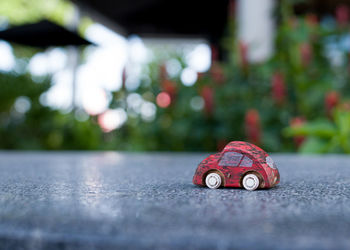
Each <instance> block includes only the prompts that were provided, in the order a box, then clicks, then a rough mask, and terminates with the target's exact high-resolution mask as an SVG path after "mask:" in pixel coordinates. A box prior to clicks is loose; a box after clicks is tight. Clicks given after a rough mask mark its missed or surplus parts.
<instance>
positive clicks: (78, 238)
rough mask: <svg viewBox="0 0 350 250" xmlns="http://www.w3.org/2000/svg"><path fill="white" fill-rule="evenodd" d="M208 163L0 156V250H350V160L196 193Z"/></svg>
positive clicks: (300, 164)
mask: <svg viewBox="0 0 350 250" xmlns="http://www.w3.org/2000/svg"><path fill="white" fill-rule="evenodd" d="M206 155H207V154H190V153H188V154H185V153H183V154H175V153H174V154H172V153H150V154H136V153H135V154H131V153H114V152H106V153H104V152H99V153H79V152H70V153H67V152H57V153H47V152H26V153H23V152H6V151H3V152H1V151H0V249H11V250H12V249H33V250H34V249H35V250H36V249H84V250H85V249H116V248H120V249H136V248H137V249H180V248H181V249H350V157H347V156H337V155H331V156H296V155H278V154H277V155H272V156H273V158H274V159H275V161H276V162H277V164H278V167H279V170H280V174H281V183H280V184H279V186H278V187H276V188H273V189H270V190H259V191H254V192H249V191H245V190H242V189H219V190H210V189H207V188H200V187H196V186H194V185H193V184H192V182H191V181H192V176H193V173H194V170H195V168H196V166H197V164H198V163H199V162H200V161H201V160H202V159H203V158H204V157H205V156H206Z"/></svg>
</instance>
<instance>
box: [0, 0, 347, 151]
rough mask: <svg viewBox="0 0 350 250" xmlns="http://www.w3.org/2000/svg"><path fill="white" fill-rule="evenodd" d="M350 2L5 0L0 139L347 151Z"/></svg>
mask: <svg viewBox="0 0 350 250" xmlns="http://www.w3.org/2000/svg"><path fill="white" fill-rule="evenodd" d="M349 6H350V1H337V0H336V1H335V0H327V1H316V0H313V1H311V0H309V1H295V0H294V1H292V0H281V1H277V0H236V1H234V0H220V1H216V2H215V3H213V2H212V1H208V2H205V1H197V0H192V1H188V0H187V1H185V0H178V1H175V2H174V1H172V2H171V1H170V2H169V1H162V0H134V1H126V0H118V1H113V0H99V1H95V0H72V1H68V0H30V1H28V0H2V1H0V148H1V149H20V150H23V149H29V150H129V151H216V150H220V149H222V148H223V147H224V146H225V144H226V143H228V142H229V141H232V140H246V141H250V142H253V143H255V144H257V145H259V146H261V147H263V148H264V149H265V150H267V151H270V152H271V151H272V152H301V153H350V99H349V96H350V82H349V81H350V9H349Z"/></svg>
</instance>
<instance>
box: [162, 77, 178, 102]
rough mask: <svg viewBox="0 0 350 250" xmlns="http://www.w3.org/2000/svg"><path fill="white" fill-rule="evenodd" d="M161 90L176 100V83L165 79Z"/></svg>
mask: <svg viewBox="0 0 350 250" xmlns="http://www.w3.org/2000/svg"><path fill="white" fill-rule="evenodd" d="M160 86H161V89H162V90H163V91H165V92H167V93H168V94H169V95H170V97H171V99H174V98H175V96H176V93H177V88H176V83H175V82H173V81H171V80H169V79H164V80H162V81H161V82H160Z"/></svg>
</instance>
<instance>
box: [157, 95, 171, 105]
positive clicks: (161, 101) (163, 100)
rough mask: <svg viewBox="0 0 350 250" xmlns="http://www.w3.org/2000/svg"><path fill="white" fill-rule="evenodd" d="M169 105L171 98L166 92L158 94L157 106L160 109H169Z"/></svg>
mask: <svg viewBox="0 0 350 250" xmlns="http://www.w3.org/2000/svg"><path fill="white" fill-rule="evenodd" d="M170 103H171V97H170V95H169V94H168V93H167V92H160V93H159V94H158V95H157V104H158V106H159V107H161V108H167V107H169V105H170Z"/></svg>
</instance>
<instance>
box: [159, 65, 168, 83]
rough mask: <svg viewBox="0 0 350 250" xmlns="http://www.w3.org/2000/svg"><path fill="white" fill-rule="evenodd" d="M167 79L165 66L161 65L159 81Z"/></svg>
mask: <svg viewBox="0 0 350 250" xmlns="http://www.w3.org/2000/svg"><path fill="white" fill-rule="evenodd" d="M167 78H168V73H167V71H166V66H165V64H161V65H160V66H159V79H160V81H163V80H165V79H167Z"/></svg>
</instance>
